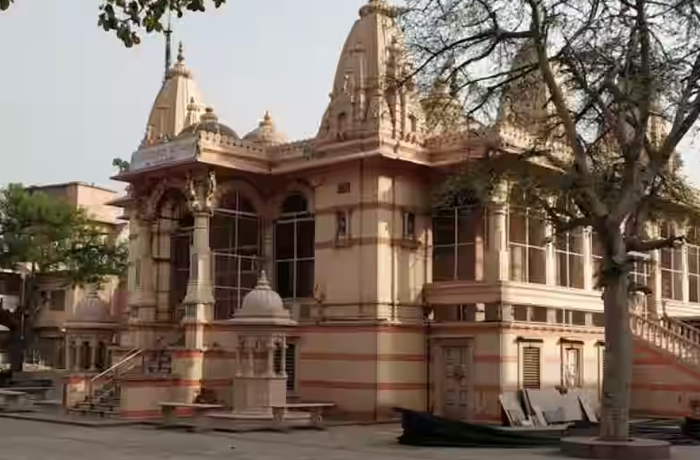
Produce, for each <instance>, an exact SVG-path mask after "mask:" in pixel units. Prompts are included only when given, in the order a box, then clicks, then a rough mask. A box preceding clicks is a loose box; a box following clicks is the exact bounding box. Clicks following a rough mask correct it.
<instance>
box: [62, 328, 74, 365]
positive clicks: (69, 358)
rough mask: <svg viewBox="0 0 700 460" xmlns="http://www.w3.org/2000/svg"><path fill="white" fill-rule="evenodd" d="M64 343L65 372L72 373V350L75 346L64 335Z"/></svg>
mask: <svg viewBox="0 0 700 460" xmlns="http://www.w3.org/2000/svg"><path fill="white" fill-rule="evenodd" d="M65 341H66V347H65V350H63V351H64V353H65V361H66V370H67V371H72V370H73V348H74V346H75V345H73V341H72V340H70V338H69V337H68V336H67V335H66V338H65Z"/></svg>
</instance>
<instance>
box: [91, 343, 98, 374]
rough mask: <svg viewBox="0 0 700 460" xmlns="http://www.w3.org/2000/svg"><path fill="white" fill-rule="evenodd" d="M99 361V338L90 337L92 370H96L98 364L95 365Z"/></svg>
mask: <svg viewBox="0 0 700 460" xmlns="http://www.w3.org/2000/svg"><path fill="white" fill-rule="evenodd" d="M96 362H97V340H96V339H95V338H94V337H92V338H91V339H90V366H89V367H90V370H91V371H95V370H96V369H97V366H95V363H96Z"/></svg>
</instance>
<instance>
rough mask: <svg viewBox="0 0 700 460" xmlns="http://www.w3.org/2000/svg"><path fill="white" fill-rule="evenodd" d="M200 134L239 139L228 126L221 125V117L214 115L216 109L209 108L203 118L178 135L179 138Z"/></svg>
mask: <svg viewBox="0 0 700 460" xmlns="http://www.w3.org/2000/svg"><path fill="white" fill-rule="evenodd" d="M200 132H205V133H214V134H221V135H222V136H227V137H230V138H233V139H239V137H238V134H236V132H235V131H234V130H232V129H231V128H229V127H228V126H226V125H224V124H222V123H219V117H217V116H216V114H215V113H214V109H213V108H211V107H207V108H206V110H205V111H204V113H203V114H202V116H201V117H200V118H199V121H198V122H197V123H192V124H191V125H189V126H186V127H185V128H184V129H183V130H182V131H180V134H178V135H177V137H178V138H182V137H188V136H192V135H195V134H198V133H200Z"/></svg>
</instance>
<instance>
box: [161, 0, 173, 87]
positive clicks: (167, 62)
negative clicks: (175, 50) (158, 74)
mask: <svg viewBox="0 0 700 460" xmlns="http://www.w3.org/2000/svg"><path fill="white" fill-rule="evenodd" d="M171 19H172V13H171V11H170V10H168V27H167V28H166V29H165V31H164V32H163V33H164V34H165V72H163V81H165V79H166V78H168V70H170V66H171V65H172V57H171V56H172V51H171V49H172V43H171V36H172V34H173V29H172V27H171V25H172V23H171Z"/></svg>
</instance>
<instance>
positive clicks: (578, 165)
mask: <svg viewBox="0 0 700 460" xmlns="http://www.w3.org/2000/svg"><path fill="white" fill-rule="evenodd" d="M407 3H408V6H409V7H410V8H409V12H408V13H407V14H406V15H405V16H404V18H403V21H404V26H405V29H406V30H407V33H408V37H409V42H410V43H411V44H412V45H413V46H412V51H413V52H414V57H415V58H416V59H417V60H418V62H417V63H416V65H417V67H416V68H417V69H418V72H419V75H420V76H421V78H419V83H420V84H422V85H427V84H429V83H430V82H431V81H433V82H434V81H435V80H436V79H447V80H453V79H456V80H458V82H457V85H456V86H457V87H459V88H460V96H461V99H462V101H463V103H464V104H463V105H464V109H465V112H466V114H467V115H468V116H473V117H475V118H476V119H478V120H479V121H480V122H482V126H483V127H484V129H483V130H482V133H481V134H483V137H482V139H483V140H484V141H485V144H486V146H487V149H486V150H487V152H488V154H487V156H488V160H483V161H481V162H478V164H473V165H470V166H468V167H465V170H464V171H462V173H461V174H458V175H457V176H459V177H456V178H452V179H451V180H449V181H448V184H447V186H446V187H445V190H443V191H442V196H443V198H444V197H448V198H449V196H450V195H454V194H456V193H457V194H461V195H464V194H463V193H461V192H462V190H463V189H465V188H467V189H470V190H471V191H472V192H474V193H475V194H476V195H479V194H480V193H483V192H488V191H489V189H490V188H493V184H494V183H495V182H501V181H503V180H504V179H506V180H509V181H510V182H511V183H516V184H517V185H518V186H519V187H520V188H525V189H530V190H529V191H530V192H531V193H530V194H529V195H530V196H534V197H535V201H538V202H539V205H540V206H541V207H544V208H545V209H546V210H547V212H548V215H549V216H550V218H551V220H552V222H553V224H554V226H555V228H556V231H558V232H566V231H569V230H573V229H575V228H577V227H579V228H580V227H590V228H592V229H593V230H594V232H595V234H596V236H597V237H598V239H599V240H600V242H601V245H602V252H603V270H602V272H601V279H602V281H603V283H602V284H603V287H604V293H603V301H604V308H605V329H606V331H605V341H606V353H607V354H606V356H607V357H608V360H607V364H606V369H605V373H604V375H605V378H604V384H603V396H604V397H603V401H602V403H603V404H602V405H603V416H602V423H601V432H602V435H603V436H604V437H606V438H609V439H615V440H627V439H628V436H629V430H628V423H627V422H628V418H627V414H628V412H629V384H630V379H631V355H632V348H631V338H630V333H629V327H628V324H629V323H628V318H627V315H628V312H629V310H628V301H629V297H630V292H631V291H635V290H637V288H636V286H634V285H633V284H632V283H631V281H630V272H631V270H632V266H633V263H635V262H637V261H639V260H640V254H643V253H646V252H649V251H652V250H656V249H662V248H667V247H672V246H676V245H678V244H680V243H682V240H683V238H682V236H681V235H670V236H668V237H666V238H655V237H654V236H651V235H648V234H647V233H646V231H645V225H644V224H646V223H647V222H648V221H649V220H650V218H651V217H652V214H653V212H654V209H655V207H658V204H659V203H660V202H665V205H666V207H667V208H668V207H669V205H670V207H673V206H676V205H678V202H679V201H681V204H686V205H687V204H690V205H693V206H694V205H695V204H696V201H695V192H694V191H693V190H691V189H690V188H689V187H688V186H687V184H686V183H685V181H684V178H683V175H682V173H681V171H680V162H679V161H678V156H677V147H678V145H679V142H681V140H683V138H684V137H685V136H686V135H688V134H689V132H690V131H691V129H692V128H694V126H696V124H697V121H698V116H699V115H700V15H699V14H698V11H697V2H696V1H686V0H653V1H652V0H408V1H407ZM445 74H447V75H445ZM494 122H496V123H494ZM509 129H510V130H511V131H509V132H510V133H515V136H514V138H515V140H513V138H508V132H507V131H508V130H509ZM504 133H505V135H504ZM514 144H522V145H514ZM506 157H509V158H511V159H512V158H513V157H518V158H520V160H521V161H516V163H519V165H517V166H516V167H515V168H512V169H507V168H506V167H505V166H504V164H505V163H508V162H505V163H504V162H500V161H499V160H502V159H505V158H506ZM509 163H510V164H511V165H512V164H513V161H510V162H509ZM499 165H500V166H499ZM501 166H502V167H501ZM489 182H490V183H489ZM552 198H554V200H551V199H552ZM552 201H555V202H556V203H558V204H556V205H553V204H551V203H552ZM693 206H691V207H686V212H687V211H692V210H693ZM695 209H697V208H695ZM642 259H643V258H642Z"/></svg>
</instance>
